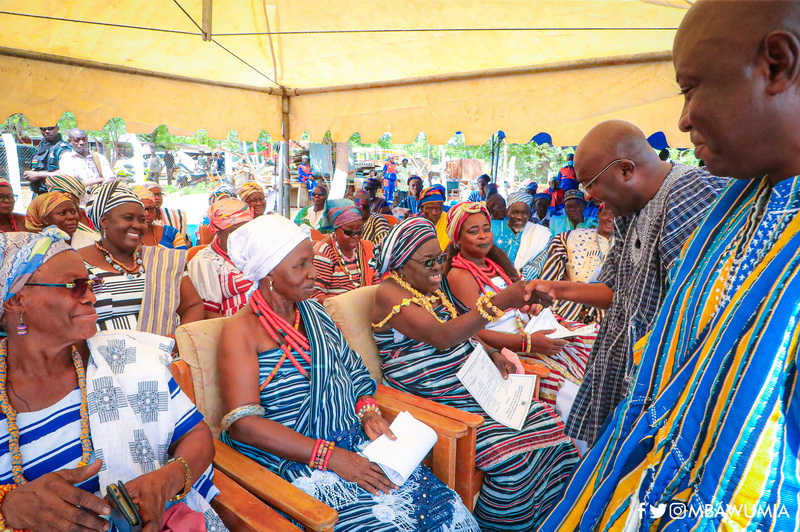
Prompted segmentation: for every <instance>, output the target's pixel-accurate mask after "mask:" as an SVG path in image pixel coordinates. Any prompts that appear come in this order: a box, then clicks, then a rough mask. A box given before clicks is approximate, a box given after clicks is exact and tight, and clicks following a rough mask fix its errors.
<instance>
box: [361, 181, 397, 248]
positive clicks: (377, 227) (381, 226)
mask: <svg viewBox="0 0 800 532" xmlns="http://www.w3.org/2000/svg"><path fill="white" fill-rule="evenodd" d="M353 202H354V203H355V205H356V207H358V209H359V210H360V211H361V219H362V220H363V221H364V235H363V236H362V237H361V238H363V239H364V240H369V241H370V242H372V244H373V245H375V246H377V245H378V244H380V243H381V241H383V239H384V237H385V236H386V235H387V234H388V233H389V229H390V228H391V226H390V225H389V221H388V220H387V219H386V218H385V217H384V216H383V215H382V214H375V213H374V212H372V211H370V210H369V193H368V192H367V191H366V190H358V191H356V193H355V194H354V195H353Z"/></svg>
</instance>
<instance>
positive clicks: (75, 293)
mask: <svg viewBox="0 0 800 532" xmlns="http://www.w3.org/2000/svg"><path fill="white" fill-rule="evenodd" d="M25 286H54V287H57V288H69V289H70V290H72V298H73V299H81V298H82V297H83V296H85V295H86V291H87V290H89V288H91V289H92V293H93V294H97V293H98V292H100V288H102V286H103V280H102V279H100V278H98V277H92V278H86V277H82V278H80V279H73V281H72V282H71V283H25Z"/></svg>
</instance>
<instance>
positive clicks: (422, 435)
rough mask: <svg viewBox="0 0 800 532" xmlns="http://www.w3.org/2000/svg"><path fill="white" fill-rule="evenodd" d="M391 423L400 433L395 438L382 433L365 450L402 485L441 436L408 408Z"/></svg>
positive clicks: (388, 475)
mask: <svg viewBox="0 0 800 532" xmlns="http://www.w3.org/2000/svg"><path fill="white" fill-rule="evenodd" d="M389 427H390V428H391V429H392V432H394V435H395V436H397V439H396V440H390V439H389V438H387V437H386V436H381V437H379V438H378V439H377V440H375V441H373V442H371V443H370V444H369V445H367V446H366V447H365V448H364V450H363V451H362V453H363V454H364V456H366V457H367V458H369V460H370V461H371V462H375V463H376V464H378V465H379V466H380V468H381V469H383V472H384V473H386V476H387V477H388V478H389V480H391V481H392V482H394V483H395V484H397V485H398V486H402V485H403V484H405V482H406V480H408V477H410V476H411V473H413V472H414V470H415V469H416V468H417V466H418V465H419V464H420V463H422V460H423V458H425V456H426V455H427V454H428V453H429V452H430V450H431V449H433V446H434V445H435V444H436V440H438V439H439V437H438V436H437V435H436V431H434V430H433V429H432V428H430V427H429V426H428V425H426V424H425V423H423V422H422V421H419V420H418V419H417V418H415V417H414V416H412V415H411V414H409V413H408V412H400V413H399V414H397V417H396V418H395V419H394V421H393V422H392V424H391V425H390V426H389Z"/></svg>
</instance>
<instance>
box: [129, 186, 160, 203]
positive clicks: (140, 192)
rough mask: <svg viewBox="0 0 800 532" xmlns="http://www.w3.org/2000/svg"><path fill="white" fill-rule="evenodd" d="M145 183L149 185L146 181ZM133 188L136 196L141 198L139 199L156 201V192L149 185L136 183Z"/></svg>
mask: <svg viewBox="0 0 800 532" xmlns="http://www.w3.org/2000/svg"><path fill="white" fill-rule="evenodd" d="M145 185H147V183H145ZM131 190H132V191H133V193H134V194H136V197H137V198H139V201H142V202H143V201H145V200H150V201H152V202H154V203H155V201H156V196H155V194H153V193H152V192H150V189H149V188H148V187H147V186H142V185H134V186H132V187H131Z"/></svg>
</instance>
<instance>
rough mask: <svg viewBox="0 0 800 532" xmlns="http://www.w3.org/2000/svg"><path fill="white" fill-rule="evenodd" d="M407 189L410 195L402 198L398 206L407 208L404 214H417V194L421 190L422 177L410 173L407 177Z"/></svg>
mask: <svg viewBox="0 0 800 532" xmlns="http://www.w3.org/2000/svg"><path fill="white" fill-rule="evenodd" d="M408 191H409V194H410V195H409V196H408V197H406V198H404V199H403V201H401V202H400V204H399V205H398V207H399V208H401V209H408V214H407V215H406V216H413V215H415V214H419V195H420V193H421V192H422V178H421V177H420V176H418V175H412V176H411V177H409V178H408Z"/></svg>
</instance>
